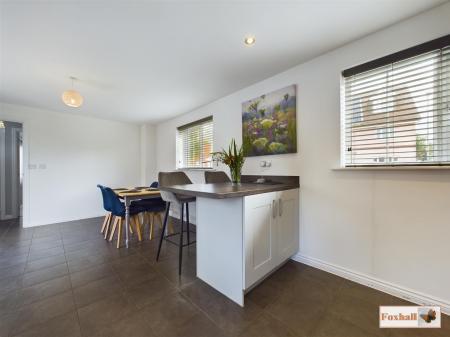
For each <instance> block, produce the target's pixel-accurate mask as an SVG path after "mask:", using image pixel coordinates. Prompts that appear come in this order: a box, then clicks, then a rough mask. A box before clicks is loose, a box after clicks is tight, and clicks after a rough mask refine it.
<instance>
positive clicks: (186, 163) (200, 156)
mask: <svg viewBox="0 0 450 337" xmlns="http://www.w3.org/2000/svg"><path fill="white" fill-rule="evenodd" d="M212 152H213V119H212V117H208V118H205V119H202V120H199V121H196V122H193V123H189V124H187V125H184V126H181V127H179V128H178V134H177V157H178V164H177V167H178V168H211V167H212V158H211V153H212Z"/></svg>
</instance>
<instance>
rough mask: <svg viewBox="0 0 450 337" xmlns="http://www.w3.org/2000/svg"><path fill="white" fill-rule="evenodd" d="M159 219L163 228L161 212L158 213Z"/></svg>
mask: <svg viewBox="0 0 450 337" xmlns="http://www.w3.org/2000/svg"><path fill="white" fill-rule="evenodd" d="M158 220H159V228H160V229H162V227H163V221H162V217H161V213H158Z"/></svg>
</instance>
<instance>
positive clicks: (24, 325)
mask: <svg viewBox="0 0 450 337" xmlns="http://www.w3.org/2000/svg"><path fill="white" fill-rule="evenodd" d="M74 310H75V304H74V302H73V298H72V292H71V291H68V292H65V293H62V294H59V295H55V296H52V297H50V298H47V299H45V300H42V301H39V302H35V303H33V304H31V305H28V306H25V307H23V308H22V309H21V310H19V311H18V316H17V319H16V321H15V324H14V328H13V330H12V334H13V335H14V334H19V333H22V332H24V331H26V330H28V329H31V328H33V327H35V326H37V325H39V324H43V323H46V322H47V321H48V320H50V319H52V318H54V317H56V316H59V315H62V314H64V313H68V312H71V311H74Z"/></svg>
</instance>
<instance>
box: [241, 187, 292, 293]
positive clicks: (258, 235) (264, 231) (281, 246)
mask: <svg viewBox="0 0 450 337" xmlns="http://www.w3.org/2000/svg"><path fill="white" fill-rule="evenodd" d="M298 195H299V190H298V189H292V190H286V191H280V192H269V193H263V194H257V195H251V196H246V197H245V198H244V251H245V273H244V277H245V281H244V285H245V289H248V288H250V287H251V286H252V285H253V284H255V283H256V282H257V281H259V280H261V279H262V278H264V277H265V276H266V275H267V274H269V273H270V272H271V271H272V270H274V269H275V268H277V267H278V266H279V265H280V264H282V263H283V262H284V261H286V260H287V259H289V258H290V257H291V256H292V255H293V254H295V253H296V252H297V251H298V242H299V234H298V229H299V222H298Z"/></svg>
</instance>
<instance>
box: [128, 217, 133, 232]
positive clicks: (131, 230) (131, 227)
mask: <svg viewBox="0 0 450 337" xmlns="http://www.w3.org/2000/svg"><path fill="white" fill-rule="evenodd" d="M132 219H133V217H132V216H130V223H129V229H130V233H131V234H134V232H133V226H131V223H132Z"/></svg>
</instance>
